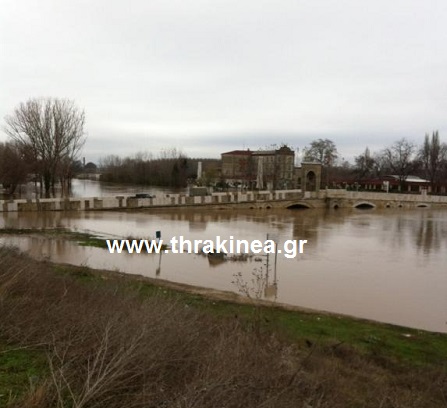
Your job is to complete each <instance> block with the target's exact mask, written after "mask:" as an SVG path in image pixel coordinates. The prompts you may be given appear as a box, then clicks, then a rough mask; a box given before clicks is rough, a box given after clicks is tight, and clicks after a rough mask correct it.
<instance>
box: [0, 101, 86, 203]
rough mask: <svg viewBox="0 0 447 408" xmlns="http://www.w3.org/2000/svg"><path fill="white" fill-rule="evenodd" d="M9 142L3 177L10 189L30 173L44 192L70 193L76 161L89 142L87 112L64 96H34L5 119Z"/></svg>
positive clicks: (2, 148)
mask: <svg viewBox="0 0 447 408" xmlns="http://www.w3.org/2000/svg"><path fill="white" fill-rule="evenodd" d="M5 122H6V125H5V127H4V131H5V132H6V134H7V135H8V136H9V139H10V140H9V142H7V143H4V144H1V145H0V158H1V160H0V163H1V165H0V178H1V180H2V181H3V183H5V184H8V185H9V187H10V192H13V191H14V189H15V186H17V185H18V184H20V183H22V182H24V181H25V180H26V178H27V177H28V176H29V175H32V176H33V178H34V181H35V183H36V188H37V185H39V186H40V193H41V195H43V194H45V196H46V197H49V196H50V193H53V195H55V186H56V183H58V182H60V184H61V188H62V194H66V193H68V190H69V188H70V182H71V179H72V177H73V163H74V162H75V161H76V159H77V158H78V155H79V153H80V149H81V148H82V146H83V145H84V143H85V134H84V124H85V114H84V112H83V111H80V110H79V109H78V108H77V107H76V105H75V103H74V102H73V101H70V100H62V99H52V98H48V99H30V100H29V101H27V102H24V103H21V104H20V105H19V106H18V107H17V108H16V109H15V110H14V113H13V114H11V115H8V116H6V118H5Z"/></svg>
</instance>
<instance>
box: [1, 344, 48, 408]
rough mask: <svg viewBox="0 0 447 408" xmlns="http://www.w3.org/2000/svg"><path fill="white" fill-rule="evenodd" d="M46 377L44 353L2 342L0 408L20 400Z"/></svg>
mask: <svg viewBox="0 0 447 408" xmlns="http://www.w3.org/2000/svg"><path fill="white" fill-rule="evenodd" d="M46 376H47V361H46V357H45V354H44V353H43V352H39V351H34V350H30V349H20V348H14V347H13V346H8V345H7V344H6V343H2V342H1V341H0V407H6V406H7V404H8V402H11V401H13V400H17V399H20V397H21V396H23V395H24V394H25V393H26V391H28V390H30V389H31V388H32V387H33V386H36V385H37V384H38V383H39V381H41V380H42V379H43V378H45V377H46Z"/></svg>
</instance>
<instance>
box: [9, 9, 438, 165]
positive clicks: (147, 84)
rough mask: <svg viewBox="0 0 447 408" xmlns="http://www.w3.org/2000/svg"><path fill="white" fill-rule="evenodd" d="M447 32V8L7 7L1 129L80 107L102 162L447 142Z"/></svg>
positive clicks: (90, 144) (93, 154) (93, 156)
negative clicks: (58, 102) (63, 103)
mask: <svg viewBox="0 0 447 408" xmlns="http://www.w3.org/2000/svg"><path fill="white" fill-rule="evenodd" d="M446 22H447V1H446V0H439V1H430V0H425V1H424V0H419V1H415V0H374V1H369V0H368V1H366V0H365V1H362V0H307V1H300V0H276V1H273V0H271V1H266V0H245V1H244V0H225V1H224V0H147V1H143V0H134V1H115V0H85V1H79V0H71V1H65V0H39V1H36V0H23V1H22V0H2V1H1V9H0V41H1V57H0V118H1V120H2V122H3V123H4V121H3V118H4V116H5V115H7V114H10V113H12V111H13V110H14V108H15V106H16V105H17V104H18V103H20V102H22V101H26V100H27V99H29V98H32V97H46V96H51V97H59V98H68V99H73V100H75V101H76V103H77V104H78V106H79V107H81V108H83V109H85V112H86V117H87V125H86V131H87V134H88V141H87V143H86V146H85V148H84V155H85V157H86V159H87V160H95V161H96V160H98V158H99V157H101V156H105V155H107V154H118V155H125V154H126V155H127V154H133V153H135V152H137V151H150V152H153V153H154V154H155V155H157V154H158V153H159V152H160V150H161V149H163V148H171V147H176V148H178V149H181V150H182V151H183V152H184V153H186V154H187V155H188V156H191V157H220V153H221V152H223V151H228V150H233V149H241V148H252V149H257V148H259V147H266V146H268V145H270V144H273V143H277V144H280V143H282V142H286V143H289V144H290V145H292V146H293V147H299V148H302V147H304V146H305V145H307V144H308V143H309V142H310V141H312V140H314V139H316V138H320V137H321V138H329V139H332V140H333V141H334V142H335V143H336V145H337V147H338V150H339V152H340V153H341V155H342V156H344V157H346V158H348V159H352V157H353V156H355V155H357V154H360V153H361V152H362V151H363V150H364V148H365V147H366V146H369V147H370V149H371V150H372V151H375V150H378V149H381V148H382V147H384V146H386V145H389V144H390V143H392V142H393V141H394V140H397V139H399V138H401V137H407V138H408V139H410V140H412V141H414V142H417V143H421V142H422V140H423V137H424V134H425V133H426V132H431V131H432V130H435V129H438V130H439V131H440V136H441V139H442V140H443V141H446V142H447V23H446ZM0 140H6V135H5V134H4V133H1V134H0Z"/></svg>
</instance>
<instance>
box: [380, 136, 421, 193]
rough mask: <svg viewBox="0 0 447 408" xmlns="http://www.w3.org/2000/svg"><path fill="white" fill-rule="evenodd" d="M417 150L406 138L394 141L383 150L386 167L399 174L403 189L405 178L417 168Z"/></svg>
mask: <svg viewBox="0 0 447 408" xmlns="http://www.w3.org/2000/svg"><path fill="white" fill-rule="evenodd" d="M415 152H416V146H415V145H414V144H413V143H411V142H409V141H408V140H407V139H405V138H402V139H400V140H398V141H397V142H394V143H393V145H391V146H390V147H387V148H386V149H385V150H384V151H383V161H384V163H385V165H386V167H387V168H389V169H390V170H391V171H392V172H393V173H394V174H395V175H396V176H398V178H399V184H400V188H401V190H402V189H403V186H404V184H405V180H406V179H407V177H408V176H409V175H410V174H411V173H412V172H413V171H414V169H415V162H414V154H415Z"/></svg>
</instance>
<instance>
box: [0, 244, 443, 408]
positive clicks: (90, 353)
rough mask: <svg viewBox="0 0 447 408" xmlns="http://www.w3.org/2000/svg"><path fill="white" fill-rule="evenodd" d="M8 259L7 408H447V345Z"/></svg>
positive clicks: (374, 326) (1, 280)
mask: <svg viewBox="0 0 447 408" xmlns="http://www.w3.org/2000/svg"><path fill="white" fill-rule="evenodd" d="M0 256H1V263H2V270H1V272H0V297H1V302H0V309H1V310H0V314H1V316H2V319H1V321H0V337H1V341H0V344H1V346H2V348H1V351H0V353H1V355H0V359H3V360H1V361H2V362H3V361H5V360H4V359H5V358H7V359H8V361H9V363H8V364H6V367H10V368H11V367H12V368H11V370H12V371H11V370H10V371H8V369H7V368H6V369H5V368H4V367H5V364H2V366H1V367H2V368H1V369H0V395H1V397H0V401H1V402H0V405H1V404H2V403H3V404H6V402H7V401H8V400H10V401H11V404H10V406H20V407H27V406H33V407H42V408H43V407H50V406H56V405H57V401H58V400H59V402H60V400H61V399H62V400H64V401H65V402H66V403H68V404H73V403H76V404H78V405H75V406H79V407H81V406H83V407H84V406H85V407H87V406H91V404H92V403H93V402H95V404H96V405H95V406H97V407H102V406H104V407H114V406H141V405H144V406H160V405H161V404H165V405H164V406H196V407H205V406H221V405H223V404H225V403H226V406H229V407H239V406H245V407H252V406H253V407H259V406H269V407H288V406H293V407H296V406H306V404H307V406H320V407H360V406H361V407H377V406H385V407H386V406H389V407H427V408H428V407H441V406H445V395H446V394H445V392H446V385H447V382H446V381H447V374H446V372H447V366H446V363H445V361H447V336H446V335H442V334H436V333H429V332H424V331H419V330H411V329H406V328H402V327H396V326H390V325H384V324H378V323H372V322H368V321H363V320H357V319H350V318H346V317H341V316H336V315H329V314H322V313H309V312H307V311H299V310H286V309H284V308H279V307H276V308H273V307H267V306H266V305H264V304H261V303H255V302H254V300H253V299H252V300H251V299H246V298H245V299H244V298H243V297H238V296H237V295H235V294H227V293H224V292H216V291H206V290H203V289H199V288H194V287H188V286H186V285H179V284H173V283H170V282H164V281H160V280H151V279H148V278H143V277H135V276H129V275H125V274H120V273H117V272H110V271H98V270H92V269H89V268H86V267H74V266H69V265H55V264H51V263H47V262H36V261H34V260H31V259H27V258H26V257H25V258H23V255H21V254H19V253H17V252H16V251H14V250H8V249H2V250H1V254H0ZM227 296H228V297H227ZM16 353H21V354H20V356H17V355H16ZM23 353H25V355H26V354H27V353H31V354H30V356H33V358H31V357H30V358H28V359H27V358H23ZM36 353H37V357H36ZM45 355H47V356H48V359H45V358H44V361H45V364H43V365H42V360H41V359H40V358H39V356H41V357H42V356H45ZM11 372H21V373H22V374H21V375H19V376H15V377H13V376H12V375H10V373H11ZM28 373H29V374H28ZM30 378H31V380H30ZM20 379H22V380H20ZM21 381H22V382H21ZM11 382H13V383H11ZM19 383H20V384H19ZM13 400H14V401H15V402H12V401H13ZM181 401H182V402H181ZM14 404H15V405H14ZM89 404H90V405H89ZM182 404H183V405H182ZM185 404H186V405H185ZM188 404H189V405H188Z"/></svg>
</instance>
